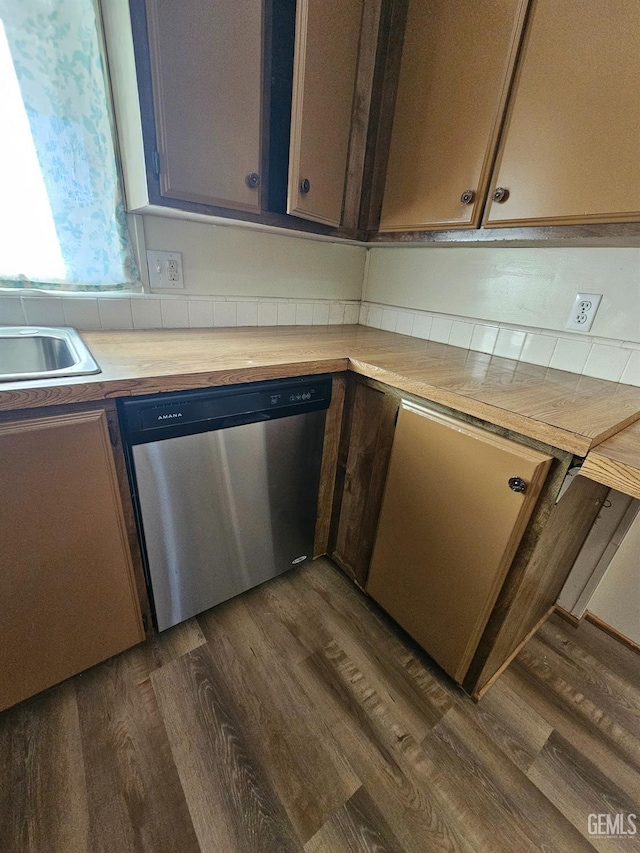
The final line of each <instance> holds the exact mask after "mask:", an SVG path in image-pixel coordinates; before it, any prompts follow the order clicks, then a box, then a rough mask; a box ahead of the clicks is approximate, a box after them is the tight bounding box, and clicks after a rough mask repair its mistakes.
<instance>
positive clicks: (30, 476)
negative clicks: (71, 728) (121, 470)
mask: <svg viewBox="0 0 640 853" xmlns="http://www.w3.org/2000/svg"><path fill="white" fill-rule="evenodd" d="M0 459H1V460H2V463H1V468H2V493H1V495H0V542H2V549H1V551H0V601H1V602H2V607H1V608H0V672H1V673H2V677H1V678H0V709H2V708H6V707H8V706H9V705H13V704H14V703H15V702H19V701H20V700H21V699H25V698H26V697H28V696H31V695H33V694H34V693H37V692H38V691H40V690H43V689H44V688H46V687H50V686H51V685H52V684H56V683H57V682H59V681H62V680H63V679H65V678H68V677H69V676H70V675H74V674H75V673H77V672H80V671H81V670H83V669H87V668H88V667H90V666H93V665H94V664H96V663H99V662H100V661H102V660H105V659H106V658H108V657H111V656H112V655H114V654H116V653H117V652H121V651H123V650H124V649H126V648H129V647H130V646H133V645H135V644H136V643H139V642H141V641H142V640H143V639H144V632H143V630H142V623H141V617H140V609H139V605H138V602H137V597H136V589H135V582H134V577H133V568H132V563H131V555H130V551H129V545H128V540H127V531H126V527H125V522H124V518H123V511H122V505H121V502H120V494H119V491H118V482H117V477H116V471H115V466H114V461H113V457H112V454H111V447H110V442H109V431H108V426H107V416H106V413H105V412H104V411H103V410H96V411H89V412H82V413H79V414H71V415H60V416H49V417H45V418H35V419H25V420H18V421H10V422H5V423H3V424H0Z"/></svg>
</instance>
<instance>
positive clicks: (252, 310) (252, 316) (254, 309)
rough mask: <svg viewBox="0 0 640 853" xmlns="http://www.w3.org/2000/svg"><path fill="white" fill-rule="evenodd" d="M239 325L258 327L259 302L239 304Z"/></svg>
mask: <svg viewBox="0 0 640 853" xmlns="http://www.w3.org/2000/svg"><path fill="white" fill-rule="evenodd" d="M237 315H238V325H239V326H257V325H258V303H257V302H238V311H237Z"/></svg>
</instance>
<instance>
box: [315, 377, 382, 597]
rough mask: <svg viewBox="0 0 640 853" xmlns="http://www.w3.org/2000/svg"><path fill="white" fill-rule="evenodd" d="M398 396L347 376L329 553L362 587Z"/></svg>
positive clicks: (376, 522) (365, 575)
mask: <svg viewBox="0 0 640 853" xmlns="http://www.w3.org/2000/svg"><path fill="white" fill-rule="evenodd" d="M398 406H399V398H398V396H397V395H394V394H392V393H387V392H386V391H385V390H384V389H382V388H378V387H374V386H373V385H369V384H366V383H364V382H361V381H360V380H358V379H354V378H353V377H352V376H349V377H348V381H347V394H346V399H345V418H344V425H343V431H342V439H341V445H340V452H339V457H338V472H337V477H336V498H335V502H334V518H333V520H332V528H333V533H332V536H331V538H330V547H329V554H330V556H331V557H333V559H334V560H335V561H336V562H337V563H338V565H339V566H340V567H341V568H342V569H343V571H345V572H346V573H347V574H348V575H349V576H350V577H351V578H353V579H354V580H356V581H357V582H358V583H359V584H360V586H364V584H365V581H366V578H367V572H368V571H369V562H370V560H371V552H372V550H373V543H374V539H375V535H376V526H377V524H378V515H379V513H380V504H381V503H382V493H383V489H384V483H385V478H386V475H387V467H388V464H389V458H390V455H391V444H392V442H393V433H394V429H395V420H396V415H397V412H398Z"/></svg>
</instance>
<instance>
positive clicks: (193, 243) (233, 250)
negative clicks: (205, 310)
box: [144, 216, 366, 300]
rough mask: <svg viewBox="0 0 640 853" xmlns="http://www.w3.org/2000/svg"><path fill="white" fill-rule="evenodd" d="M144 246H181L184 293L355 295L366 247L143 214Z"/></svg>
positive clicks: (345, 297)
mask: <svg viewBox="0 0 640 853" xmlns="http://www.w3.org/2000/svg"><path fill="white" fill-rule="evenodd" d="M144 233H145V241H146V244H147V248H148V249H164V250H166V251H177V252H182V267H183V274H184V282H185V293H186V294H195V293H197V294H213V295H221V296H270V297H285V298H288V299H295V298H303V299H340V300H348V299H349V300H350V299H356V300H359V299H360V296H361V292H362V280H363V275H364V265H365V257H366V250H365V249H364V248H363V247H361V246H351V245H340V244H338V243H327V242H321V241H317V240H310V239H304V238H301V237H293V236H291V237H289V236H284V235H281V234H272V233H268V232H264V231H251V230H249V229H247V228H234V227H230V226H221V225H209V224H207V223H202V222H189V221H184V220H179V219H170V218H167V217H160V216H144Z"/></svg>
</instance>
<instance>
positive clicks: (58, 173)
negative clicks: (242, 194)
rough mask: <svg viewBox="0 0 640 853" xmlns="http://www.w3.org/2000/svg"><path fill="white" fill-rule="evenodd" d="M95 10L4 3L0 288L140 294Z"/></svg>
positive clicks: (0, 13)
mask: <svg viewBox="0 0 640 853" xmlns="http://www.w3.org/2000/svg"><path fill="white" fill-rule="evenodd" d="M96 3H97V0H0V106H1V110H2V112H1V113H0V115H2V121H0V287H14V288H16V287H17V288H25V287H29V288H31V287H37V288H43V289H58V290H105V289H106V290H132V289H139V287H140V282H139V275H138V270H137V267H136V262H135V258H134V255H133V250H132V246H131V240H130V237H129V233H128V229H127V225H126V218H125V211H124V204H123V198H122V192H121V188H120V182H119V176H118V170H117V165H116V152H115V147H114V140H113V122H112V115H111V109H110V101H109V92H108V84H107V81H106V75H105V69H104V62H103V57H102V38H101V30H100V24H99V10H98V8H97V6H96Z"/></svg>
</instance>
